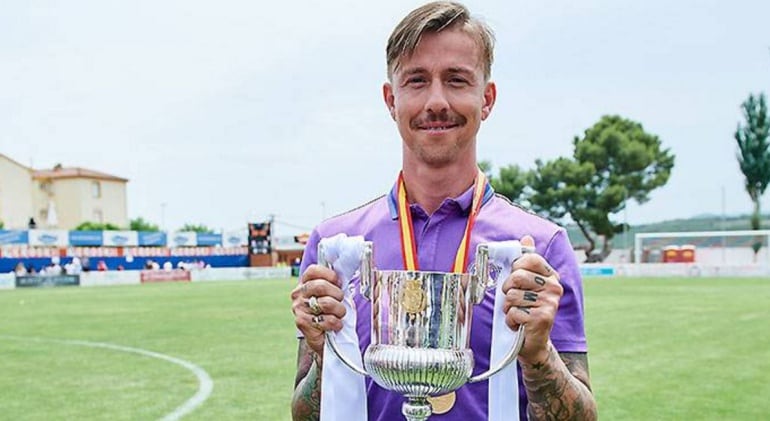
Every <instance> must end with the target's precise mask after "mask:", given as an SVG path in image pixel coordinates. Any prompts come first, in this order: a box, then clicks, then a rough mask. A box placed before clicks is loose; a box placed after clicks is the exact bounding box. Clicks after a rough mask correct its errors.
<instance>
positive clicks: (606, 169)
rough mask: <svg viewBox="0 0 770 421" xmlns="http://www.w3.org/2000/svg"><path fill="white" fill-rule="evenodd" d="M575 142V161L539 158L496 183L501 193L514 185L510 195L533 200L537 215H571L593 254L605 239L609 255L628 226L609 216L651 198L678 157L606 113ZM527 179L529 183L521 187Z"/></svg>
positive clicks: (510, 169)
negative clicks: (526, 168) (531, 166)
mask: <svg viewBox="0 0 770 421" xmlns="http://www.w3.org/2000/svg"><path fill="white" fill-rule="evenodd" d="M573 145H574V147H575V150H574V153H573V157H572V159H570V158H564V157H562V158H557V159H555V160H552V161H548V162H543V161H541V160H537V161H535V165H536V168H535V170H534V171H531V172H529V173H524V172H523V171H521V170H520V169H518V168H517V167H508V168H507V171H502V170H501V172H500V178H499V179H494V180H493V181H494V183H493V185H494V186H495V189H496V190H498V191H499V192H501V193H502V191H506V186H510V187H509V188H508V191H506V193H504V194H505V196H507V197H509V198H510V199H511V200H517V199H519V196H521V197H523V198H524V199H526V200H529V202H530V203H531V205H532V208H533V210H534V211H535V212H537V213H540V214H543V215H544V216H547V217H550V218H552V219H556V220H562V219H564V218H567V217H569V218H570V219H572V221H573V222H575V224H576V225H577V226H578V228H580V230H581V232H582V233H583V235H585V237H586V239H587V240H588V244H587V245H586V247H585V249H586V254H587V255H588V256H589V257H592V255H593V251H594V250H595V249H596V243H597V240H598V237H602V238H603V240H604V241H603V244H602V250H601V254H600V255H599V258H600V259H604V258H605V257H607V255H609V253H610V252H611V251H612V238H613V237H614V236H615V235H616V234H619V233H621V232H623V229H624V228H625V225H624V224H623V223H615V222H613V221H612V220H610V215H612V214H615V213H618V212H620V211H621V210H623V209H624V208H625V206H626V203H627V202H628V200H629V199H633V200H635V201H636V202H637V203H640V204H642V203H644V202H646V201H647V200H649V194H650V192H651V191H652V190H654V189H656V188H658V187H660V186H663V185H664V184H665V183H666V182H667V181H668V178H669V176H670V174H671V169H672V168H673V167H674V155H673V154H672V153H671V152H670V151H669V150H668V149H662V147H661V141H660V139H659V138H658V137H657V136H655V135H652V134H649V133H647V132H645V131H644V128H643V127H642V125H641V124H639V123H637V122H634V121H631V120H628V119H625V118H622V117H620V116H604V117H602V118H601V120H599V122H597V123H596V124H594V126H593V127H591V128H589V129H588V130H586V131H585V133H584V135H583V137H582V138H580V137H575V138H574V140H573ZM523 180H526V184H528V185H529V187H526V186H525V187H520V186H521V183H522V182H524V181H523ZM498 188H499V189H498Z"/></svg>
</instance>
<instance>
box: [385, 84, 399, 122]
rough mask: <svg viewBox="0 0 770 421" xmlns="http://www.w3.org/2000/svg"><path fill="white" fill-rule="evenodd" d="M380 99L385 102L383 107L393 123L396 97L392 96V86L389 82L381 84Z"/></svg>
mask: <svg viewBox="0 0 770 421" xmlns="http://www.w3.org/2000/svg"><path fill="white" fill-rule="evenodd" d="M382 99H383V100H385V106H386V107H388V112H389V113H390V117H391V118H392V119H393V121H395V120H396V97H395V96H394V95H393V85H391V84H390V82H385V83H384V84H382Z"/></svg>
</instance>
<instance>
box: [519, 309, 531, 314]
mask: <svg viewBox="0 0 770 421" xmlns="http://www.w3.org/2000/svg"><path fill="white" fill-rule="evenodd" d="M517 308H518V309H519V310H520V311H522V312H524V313H527V314H530V310H529V307H517Z"/></svg>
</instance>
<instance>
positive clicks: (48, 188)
mask: <svg viewBox="0 0 770 421" xmlns="http://www.w3.org/2000/svg"><path fill="white" fill-rule="evenodd" d="M40 190H42V191H44V192H46V193H48V194H52V193H53V186H52V185H51V182H50V181H41V182H40Z"/></svg>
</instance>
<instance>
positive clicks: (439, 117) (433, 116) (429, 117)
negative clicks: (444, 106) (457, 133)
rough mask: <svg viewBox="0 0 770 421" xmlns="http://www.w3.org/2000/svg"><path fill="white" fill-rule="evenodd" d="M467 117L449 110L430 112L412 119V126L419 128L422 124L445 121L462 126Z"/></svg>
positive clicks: (448, 123)
mask: <svg viewBox="0 0 770 421" xmlns="http://www.w3.org/2000/svg"><path fill="white" fill-rule="evenodd" d="M466 121H467V119H466V118H465V117H463V116H461V115H457V114H454V113H452V114H450V113H449V112H448V111H442V112H440V113H432V112H428V113H426V114H425V115H420V116H418V117H417V118H415V119H414V120H412V123H411V126H412V128H415V129H416V128H419V127H422V126H425V125H427V124H435V123H445V124H447V125H453V126H454V125H457V126H462V125H464V124H465V122H466Z"/></svg>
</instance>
